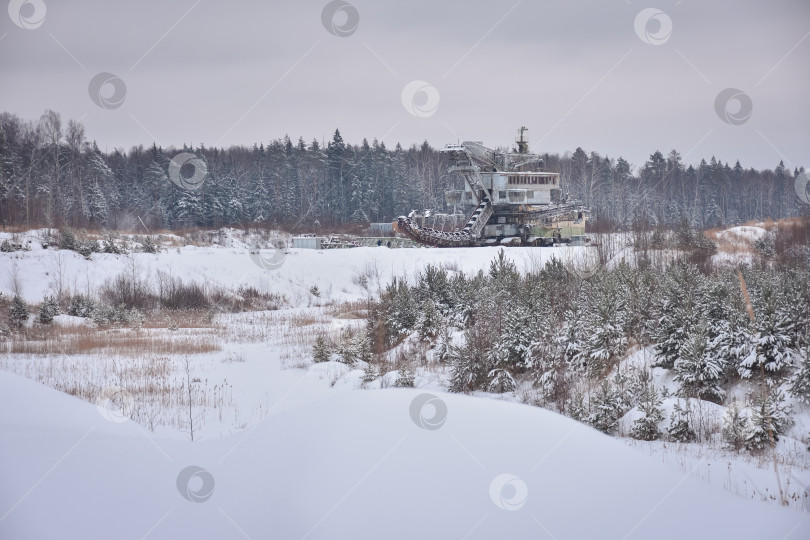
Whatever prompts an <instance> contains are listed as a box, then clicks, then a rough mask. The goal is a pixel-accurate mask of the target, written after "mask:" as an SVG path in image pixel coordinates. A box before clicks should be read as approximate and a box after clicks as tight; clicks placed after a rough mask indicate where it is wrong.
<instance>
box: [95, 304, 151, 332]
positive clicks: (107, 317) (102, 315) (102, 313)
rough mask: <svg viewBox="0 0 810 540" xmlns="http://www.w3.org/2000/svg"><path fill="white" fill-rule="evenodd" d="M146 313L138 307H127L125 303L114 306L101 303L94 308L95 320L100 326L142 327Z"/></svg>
mask: <svg viewBox="0 0 810 540" xmlns="http://www.w3.org/2000/svg"><path fill="white" fill-rule="evenodd" d="M144 319H145V318H144V315H143V313H141V312H140V311H138V309H137V308H130V309H127V308H126V306H124V305H123V304H121V305H119V306H118V307H112V306H109V305H107V304H100V305H98V306H96V308H95V309H94V310H93V322H95V323H96V324H97V325H99V326H115V327H122V326H131V327H133V328H140V327H141V326H142V325H143V322H144Z"/></svg>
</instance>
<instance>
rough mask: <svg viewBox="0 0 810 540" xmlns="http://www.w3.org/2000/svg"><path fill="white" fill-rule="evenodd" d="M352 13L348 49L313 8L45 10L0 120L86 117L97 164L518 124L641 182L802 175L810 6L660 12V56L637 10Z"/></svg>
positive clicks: (725, 5) (483, 7)
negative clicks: (667, 171) (795, 170)
mask: <svg viewBox="0 0 810 540" xmlns="http://www.w3.org/2000/svg"><path fill="white" fill-rule="evenodd" d="M352 3H353V4H354V5H355V6H356V8H357V10H358V13H359V14H360V24H359V27H358V29H357V31H356V32H355V33H354V34H353V35H351V36H349V37H343V38H341V37H336V36H333V35H331V34H329V33H328V32H327V31H326V30H325V29H324V27H323V26H322V24H321V10H322V8H323V6H324V5H325V4H326V1H309V2H296V1H283V2H260V1H249V0H242V1H236V2H228V3H225V2H214V1H210V0H202V1H201V2H199V4H198V5H196V7H193V9H191V10H190V11H189V9H190V8H192V6H194V4H195V2H194V0H188V1H183V2H172V3H167V2H158V1H155V0H146V1H143V2H139V3H130V4H123V3H113V2H103V1H95V0H92V1H91V0H76V1H74V2H71V3H70V5H66V3H64V2H63V3H57V2H55V1H47V0H46V4H47V9H48V11H47V16H46V19H45V22H44V23H43V24H42V26H41V27H39V28H37V29H36V30H24V29H22V28H19V27H17V26H16V25H14V24H13V23H12V21H11V20H10V18H9V17H7V16H5V15H3V16H0V19H2V22H0V36H2V35H4V34H5V37H4V38H3V39H2V40H0V70H2V73H3V77H2V79H0V101H1V102H2V106H0V109H3V110H7V111H10V112H14V113H16V114H18V115H20V116H22V117H27V118H36V117H38V116H39V115H40V114H41V113H42V111H43V110H44V109H46V108H53V109H55V110H58V111H60V112H61V113H62V115H63V116H64V117H65V118H83V120H82V121H83V122H84V124H85V125H86V127H87V134H88V137H89V138H91V139H95V140H97V141H98V142H99V144H100V146H101V147H102V148H104V147H106V148H108V149H109V148H112V147H114V146H115V147H125V148H127V147H129V146H131V145H137V144H145V145H146V144H151V142H152V137H155V138H156V139H157V140H158V141H159V142H160V143H161V144H163V145H164V146H170V145H174V146H179V145H182V144H183V143H194V144H197V143H200V142H203V143H205V144H207V145H212V144H214V143H216V142H217V141H220V140H221V141H222V144H245V145H251V144H253V143H254V142H261V141H264V142H266V141H268V140H270V139H273V138H277V137H281V136H283V135H284V134H289V135H290V136H291V137H293V138H297V137H298V136H299V135H301V136H303V137H304V138H305V140H307V141H309V140H311V139H312V138H318V139H320V138H321V137H324V138H327V139H328V138H329V137H330V136H331V133H332V132H333V131H334V129H335V128H336V127H337V128H340V130H341V132H342V133H343V134H344V138H345V139H347V140H349V141H351V142H359V141H360V140H361V138H362V137H368V138H369V139H370V138H373V137H378V138H381V137H384V141H385V143H386V144H388V145H389V146H393V145H394V144H396V142H401V143H402V144H404V145H410V144H412V143H419V142H421V141H422V140H428V141H429V142H431V143H432V144H433V145H437V146H439V145H443V144H444V143H446V142H451V141H454V140H455V139H456V137H460V138H462V139H476V140H484V141H486V142H487V143H488V144H491V145H505V144H508V143H509V142H510V141H511V140H513V138H514V135H515V131H516V129H517V127H518V126H520V125H527V126H528V127H529V128H530V132H529V133H530V139H531V141H532V143H533V144H534V148H535V149H536V150H540V151H549V152H565V151H572V150H574V149H575V148H576V147H577V146H582V147H583V148H585V149H586V150H589V151H590V150H595V151H598V152H600V153H602V154H603V155H604V154H607V155H609V156H611V157H618V156H620V155H622V156H624V157H625V158H626V159H628V160H629V161H630V162H631V163H634V164H636V165H640V164H642V163H643V162H644V160H645V159H646V158H647V157H648V156H649V154H650V153H652V152H653V151H655V150H656V149H659V150H661V151H663V152H665V153H666V152H668V151H669V150H670V149H672V148H675V149H677V150H679V151H680V152H681V154H682V155H686V154H687V153H688V155H686V161H687V162H696V161H698V160H699V159H700V158H702V157H706V158H708V157H710V156H711V155H715V156H717V157H718V158H719V159H722V160H724V161H734V160H736V159H740V160H741V162H742V163H743V165H745V166H753V167H773V166H775V165H776V163H778V161H779V160H780V159H785V160H786V161H787V164H788V165H789V166H791V167H793V166H802V165H805V166H806V165H808V161H809V160H808V158H809V157H810V154H809V153H808V148H810V130H807V129H806V126H807V125H808V121H810V108H808V105H807V102H806V96H807V95H808V90H810V75H808V71H807V69H806V65H807V63H808V59H810V58H809V57H810V37H808V36H807V33H808V31H810V24H808V22H810V5H808V4H807V2H802V1H782V2H772V3H769V4H767V5H766V4H764V3H761V2H754V1H744V2H735V1H731V0H723V1H717V2H712V3H710V4H709V3H698V2H694V1H690V0H684V1H683V2H680V3H677V2H675V1H663V2H660V3H658V4H657V6H656V7H658V8H659V9H661V10H662V11H664V12H665V13H667V14H668V15H669V17H670V18H671V20H672V26H673V31H672V35H671V36H670V38H669V40H668V41H667V42H666V43H664V44H663V45H660V46H655V45H649V44H647V43H644V42H642V41H641V40H640V39H639V38H638V36H637V35H636V33H635V31H634V27H633V22H634V19H635V17H636V14H637V13H638V12H639V11H641V9H643V8H645V7H649V6H648V5H647V4H641V3H638V2H637V1H636V0H632V1H631V2H630V3H627V2H623V1H614V2H604V1H596V0H594V1H589V2H579V3H576V4H573V3H571V2H563V1H551V2H537V1H533V0H524V1H523V2H520V3H519V4H518V5H517V7H515V8H514V9H513V10H512V11H511V12H510V13H509V15H507V16H506V17H505V18H503V20H502V21H501V22H500V23H498V21H499V20H500V19H501V18H502V17H503V16H504V14H506V13H507V11H509V10H510V8H512V7H513V6H514V5H515V3H516V2H515V1H507V2H484V1H472V2H460V1H453V2H442V3H435V2H427V1H421V0H420V1H413V2H407V3H404V2H397V3H385V2H371V1H354V2H352ZM704 4H708V5H704ZM184 14H186V15H185V16H184ZM183 16H184V17H183ZM181 17H183V18H182V20H181V21H180V22H179V23H178V20H179V19H181ZM496 23H497V24H496ZM173 26H174V27H173ZM493 26H494V28H493ZM172 27H173V28H172ZM803 38H805V39H804V40H803V41H802V39H803ZM57 41H58V42H59V43H61V44H62V46H64V49H66V50H63V48H62V46H60V45H59V43H57ZM476 43H477V45H476ZM797 44H798V45H797ZM791 49H793V50H792V52H791ZM308 51H309V52H308ZM788 53H789V54H788ZM71 55H72V56H73V57H74V58H75V60H74V59H73V58H71ZM786 55H787V56H786ZM79 63H81V64H82V66H84V69H82V67H80V66H79ZM136 64H137V65H136ZM99 72H109V73H113V74H115V75H118V76H119V77H121V78H122V79H123V80H124V81H125V83H126V86H127V95H126V99H125V102H124V103H123V105H121V107H119V108H117V109H114V110H109V109H102V108H100V107H98V106H96V105H95V104H94V103H93V102H92V101H91V100H90V99H89V96H88V89H87V86H88V84H89V82H90V80H91V79H92V77H93V76H94V75H96V74H97V73H99ZM415 79H419V80H424V81H428V82H430V83H431V84H433V85H434V86H435V87H436V89H437V90H438V92H439V93H440V95H441V102H440V105H439V107H438V109H437V112H436V113H435V114H433V115H431V116H430V117H427V118H417V117H414V116H412V115H410V114H408V112H407V111H406V110H405V108H404V107H403V106H402V103H401V99H400V93H401V91H402V89H403V87H405V85H406V84H407V83H408V82H409V81H412V80H415ZM729 87H732V88H739V89H741V90H742V91H744V92H745V93H746V94H748V95H749V96H750V97H751V100H752V102H753V113H752V115H751V118H750V119H749V120H748V121H747V122H745V123H744V124H742V125H736V126H735V125H730V124H726V123H724V122H723V121H722V120H721V119H720V118H718V116H717V114H716V113H715V111H714V101H715V97H716V96H717V94H718V93H719V92H720V91H722V90H723V89H725V88H729ZM226 134H227V136H226ZM223 137H224V138H223ZM690 150H691V152H690Z"/></svg>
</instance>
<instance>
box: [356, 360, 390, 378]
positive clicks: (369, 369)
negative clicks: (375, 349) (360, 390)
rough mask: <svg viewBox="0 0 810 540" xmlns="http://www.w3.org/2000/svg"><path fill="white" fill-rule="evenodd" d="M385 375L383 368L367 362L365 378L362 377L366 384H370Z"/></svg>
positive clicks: (364, 372)
mask: <svg viewBox="0 0 810 540" xmlns="http://www.w3.org/2000/svg"><path fill="white" fill-rule="evenodd" d="M383 375H385V372H384V370H383V367H382V366H381V365H378V364H375V363H373V362H367V363H366V367H365V368H364V369H363V376H362V377H361V379H362V381H363V382H364V383H370V382H372V381H375V380H377V379H379V378H380V377H382V376H383Z"/></svg>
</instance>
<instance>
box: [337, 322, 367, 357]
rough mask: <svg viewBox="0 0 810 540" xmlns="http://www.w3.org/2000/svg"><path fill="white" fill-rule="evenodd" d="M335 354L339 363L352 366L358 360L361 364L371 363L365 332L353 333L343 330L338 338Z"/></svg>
mask: <svg viewBox="0 0 810 540" xmlns="http://www.w3.org/2000/svg"><path fill="white" fill-rule="evenodd" d="M335 352H337V354H338V356H339V358H338V361H339V362H343V363H344V364H346V365H349V366H353V365H354V364H355V363H356V362H357V361H358V360H360V361H363V362H370V361H371V343H369V340H368V336H366V333H365V332H357V333H355V332H353V331H352V330H350V329H347V330H345V331H344V332H343V333H342V334H341V336H340V342H339V343H338V346H337V350H336V351H335Z"/></svg>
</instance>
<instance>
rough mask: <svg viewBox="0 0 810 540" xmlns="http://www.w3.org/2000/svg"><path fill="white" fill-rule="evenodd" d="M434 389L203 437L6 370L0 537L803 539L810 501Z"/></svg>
mask: <svg viewBox="0 0 810 540" xmlns="http://www.w3.org/2000/svg"><path fill="white" fill-rule="evenodd" d="M420 393H421V391H420V390H401V389H398V390H385V391H368V392H348V393H339V394H337V393H336V394H329V395H324V396H323V398H322V399H320V400H318V401H315V402H313V403H310V404H308V405H303V406H300V407H296V408H292V409H289V410H287V411H285V412H282V413H278V414H272V415H270V416H268V417H267V418H266V419H265V420H264V421H263V422H261V423H259V424H257V425H255V426H254V427H252V428H251V429H249V430H247V431H246V432H245V433H243V434H240V435H234V436H230V437H224V438H220V439H214V440H209V441H202V442H196V443H191V442H187V441H177V440H165V439H160V438H156V437H154V436H153V435H150V434H148V433H146V432H145V431H144V430H143V428H141V427H140V426H137V425H135V424H133V423H132V422H130V421H125V422H121V423H116V422H111V421H108V420H105V418H104V417H103V416H102V415H101V414H100V413H99V411H98V410H97V408H96V407H94V406H93V405H91V404H88V403H84V402H82V401H79V400H77V399H75V398H72V397H70V396H66V395H64V394H61V393H59V392H57V391H55V390H52V389H48V388H45V387H43V386H41V385H38V384H36V383H34V382H32V381H28V380H25V379H22V378H20V377H17V376H15V375H11V374H6V373H0V429H2V432H3V437H2V438H1V439H0V441H2V442H0V471H2V474H1V475H0V476H2V478H3V483H2V484H3V487H2V489H0V511H1V512H2V514H0V537H3V538H15V539H27V538H37V539H39V538H84V539H92V538H105V539H106V538H178V537H182V538H241V537H245V538H266V537H271V538H380V537H386V538H544V537H548V538H560V539H563V538H655V539H658V540H663V539H667V538H672V539H682V538H735V539H745V538H752V539H754V538H756V539H761V538H784V537H786V536H787V535H793V537H795V538H802V537H804V534H805V533H804V532H803V529H804V528H805V526H804V525H803V523H802V522H803V521H806V519H805V518H806V515H803V514H799V513H796V512H793V511H790V510H786V509H782V508H778V507H776V506H771V505H763V504H758V503H753V502H750V501H746V500H744V499H742V498H740V497H737V496H734V495H732V494H730V493H728V492H724V491H723V490H722V489H720V488H716V487H713V486H709V485H706V484H705V483H702V482H700V481H697V480H694V479H692V478H690V477H689V475H688V474H678V473H675V472H673V471H670V470H666V469H665V468H664V467H662V466H660V465H659V464H657V463H654V462H653V461H652V460H647V459H643V458H640V455H639V454H638V453H637V452H635V451H633V450H631V449H629V448H626V447H625V446H624V445H623V444H622V443H621V442H619V441H616V440H615V439H612V438H611V437H608V436H606V435H603V434H601V433H598V432H596V431H594V430H592V429H590V428H587V427H585V426H583V425H581V424H578V423H576V422H574V421H572V420H570V419H566V418H564V417H562V416H559V415H556V414H554V413H551V412H549V411H546V410H543V409H539V408H535V407H528V406H522V405H516V404H509V403H501V402H497V401H493V400H482V399H476V398H472V397H465V396H459V395H447V394H443V395H441V397H440V398H439V400H440V401H438V402H437V401H433V402H428V403H425V404H423V406H422V407H419V405H420V402H418V401H417V402H416V403H414V399H415V398H417V396H419V395H420ZM431 422H434V423H431ZM419 424H421V425H422V426H424V427H420V425H419ZM189 466H196V467H197V468H195V469H187V467H189Z"/></svg>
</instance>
